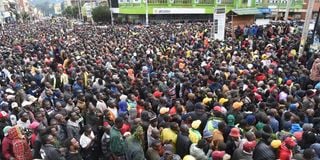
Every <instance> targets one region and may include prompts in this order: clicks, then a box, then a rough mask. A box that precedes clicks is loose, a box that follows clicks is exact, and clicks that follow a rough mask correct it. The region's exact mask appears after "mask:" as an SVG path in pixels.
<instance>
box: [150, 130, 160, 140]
mask: <svg viewBox="0 0 320 160" xmlns="http://www.w3.org/2000/svg"><path fill="white" fill-rule="evenodd" d="M151 136H152V137H153V138H154V139H159V138H160V131H159V130H157V129H152V130H151Z"/></svg>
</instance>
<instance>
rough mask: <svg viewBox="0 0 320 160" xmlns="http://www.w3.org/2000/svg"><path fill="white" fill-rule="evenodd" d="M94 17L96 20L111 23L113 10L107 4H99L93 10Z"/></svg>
mask: <svg viewBox="0 0 320 160" xmlns="http://www.w3.org/2000/svg"><path fill="white" fill-rule="evenodd" d="M91 13H92V18H93V20H94V21H95V22H102V23H110V22H111V18H110V15H111V11H110V9H109V8H108V7H107V6H98V7H96V8H94V9H93V10H92V12H91Z"/></svg>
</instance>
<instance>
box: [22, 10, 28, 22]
mask: <svg viewBox="0 0 320 160" xmlns="http://www.w3.org/2000/svg"><path fill="white" fill-rule="evenodd" d="M21 18H22V21H23V22H26V21H28V20H29V19H30V15H29V14H28V13H27V12H22V13H21Z"/></svg>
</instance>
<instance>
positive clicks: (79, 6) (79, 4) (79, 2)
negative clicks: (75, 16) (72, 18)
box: [78, 0, 82, 21]
mask: <svg viewBox="0 0 320 160" xmlns="http://www.w3.org/2000/svg"><path fill="white" fill-rule="evenodd" d="M81 6H82V5H81V0H79V1H78V11H79V20H80V21H81V20H82V14H81Z"/></svg>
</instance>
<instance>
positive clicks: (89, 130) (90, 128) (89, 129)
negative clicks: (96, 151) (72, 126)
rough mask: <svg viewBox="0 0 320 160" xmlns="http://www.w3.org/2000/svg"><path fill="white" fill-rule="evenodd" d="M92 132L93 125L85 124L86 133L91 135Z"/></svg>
mask: <svg viewBox="0 0 320 160" xmlns="http://www.w3.org/2000/svg"><path fill="white" fill-rule="evenodd" d="M91 132H92V127H91V126H90V125H85V126H84V134H85V135H87V136H89V135H90V134H91Z"/></svg>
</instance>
